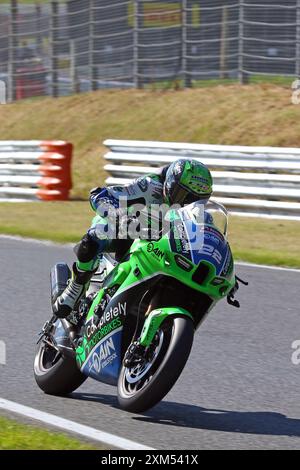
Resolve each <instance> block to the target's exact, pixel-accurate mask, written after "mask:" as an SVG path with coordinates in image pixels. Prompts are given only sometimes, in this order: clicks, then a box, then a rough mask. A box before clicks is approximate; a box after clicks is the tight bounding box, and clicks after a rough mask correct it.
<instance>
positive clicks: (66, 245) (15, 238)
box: [0, 234, 300, 274]
mask: <svg viewBox="0 0 300 470" xmlns="http://www.w3.org/2000/svg"><path fill="white" fill-rule="evenodd" d="M1 238H3V239H7V240H13V241H20V242H25V243H37V244H40V245H45V246H54V247H58V248H73V247H74V246H75V243H59V242H57V243H56V242H53V241H51V240H38V239H36V238H27V237H20V236H17V235H4V234H0V240H1ZM234 264H235V265H236V266H245V267H249V268H260V269H273V270H276V271H290V272H294V273H299V274H300V269H297V268H287V267H281V266H271V265H266V264H255V263H247V262H246V261H235V263H234Z"/></svg>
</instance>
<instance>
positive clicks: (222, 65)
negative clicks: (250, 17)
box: [220, 6, 228, 79]
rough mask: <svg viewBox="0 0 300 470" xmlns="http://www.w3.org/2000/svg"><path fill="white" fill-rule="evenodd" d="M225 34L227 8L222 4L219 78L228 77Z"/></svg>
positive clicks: (226, 34)
mask: <svg viewBox="0 0 300 470" xmlns="http://www.w3.org/2000/svg"><path fill="white" fill-rule="evenodd" d="M227 36H228V8H227V6H223V9H222V26H221V47H220V78H221V79H225V78H227V77H228V74H227V71H226V59H227Z"/></svg>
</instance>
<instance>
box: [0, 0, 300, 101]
mask: <svg viewBox="0 0 300 470" xmlns="http://www.w3.org/2000/svg"><path fill="white" fill-rule="evenodd" d="M259 75H270V76H272V75H275V76H278V75H280V76H287V77H300V0H262V1H258V0H227V1H226V2H224V1H223V0H180V1H179V0H69V1H67V2H49V3H42V4H32V5H24V4H22V5H21V4H18V2H17V0H11V2H10V3H9V4H0V80H2V81H5V83H6V86H7V90H8V98H9V100H10V101H14V100H16V99H22V98H27V97H32V96H40V95H51V96H54V97H55V96H61V95H67V94H71V93H78V92H84V91H89V90H97V89H100V88H126V87H128V88H129V87H137V88H142V87H149V86H151V85H153V84H155V86H158V87H160V86H161V87H164V86H167V85H168V84H169V83H175V84H176V85H177V86H179V87H180V86H185V87H191V86H195V85H197V84H199V83H201V81H203V80H208V79H230V80H231V79H232V80H237V79H238V80H240V81H241V82H242V83H244V82H247V80H248V79H249V77H251V76H259Z"/></svg>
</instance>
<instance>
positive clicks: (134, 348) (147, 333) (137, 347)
mask: <svg viewBox="0 0 300 470" xmlns="http://www.w3.org/2000/svg"><path fill="white" fill-rule="evenodd" d="M171 316H172V317H174V316H176V317H178V316H182V317H188V318H190V319H191V320H192V321H194V319H193V316H192V315H191V314H190V312H188V311H187V310H185V309H184V308H180V307H163V308H158V309H155V310H152V312H150V313H149V315H148V316H147V318H146V320H145V323H144V326H143V329H142V332H141V335H140V338H139V339H138V340H137V341H134V342H133V343H131V344H130V346H129V347H128V349H127V351H126V354H125V356H124V360H123V364H124V366H125V367H132V366H133V365H134V364H136V363H138V362H139V360H140V358H141V356H143V353H144V352H145V350H146V348H148V347H149V346H150V345H151V343H152V341H153V339H154V337H155V335H156V333H157V332H158V330H159V328H160V326H161V324H162V323H163V322H164V320H165V319H166V318H167V317H171Z"/></svg>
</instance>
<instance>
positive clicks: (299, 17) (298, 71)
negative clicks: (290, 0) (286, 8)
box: [295, 0, 300, 78]
mask: <svg viewBox="0 0 300 470" xmlns="http://www.w3.org/2000/svg"><path fill="white" fill-rule="evenodd" d="M296 23H297V26H296V64H295V75H296V77H297V78H300V0H297V6H296Z"/></svg>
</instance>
